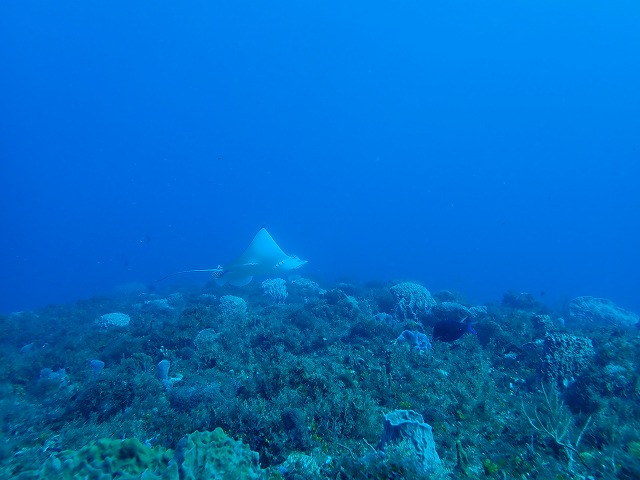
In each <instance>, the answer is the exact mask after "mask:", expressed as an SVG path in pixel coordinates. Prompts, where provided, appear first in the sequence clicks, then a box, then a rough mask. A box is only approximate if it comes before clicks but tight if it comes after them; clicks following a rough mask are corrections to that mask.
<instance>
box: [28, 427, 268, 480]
mask: <svg viewBox="0 0 640 480" xmlns="http://www.w3.org/2000/svg"><path fill="white" fill-rule="evenodd" d="M15 478H17V479H20V480H22V479H26V478H28V479H39V480H40V479H41V480H44V479H52V478H55V479H60V480H73V479H81V480H108V479H111V478H118V479H122V480H132V479H139V480H183V479H184V480H205V479H207V480H209V479H211V480H231V479H234V480H254V479H263V478H265V476H264V473H263V471H262V470H261V469H260V465H259V463H258V454H257V453H256V452H253V451H251V449H250V448H249V446H248V445H244V444H243V443H242V442H241V441H239V440H238V441H236V440H233V439H231V438H229V437H228V436H227V435H226V434H225V433H224V431H223V430H222V429H221V428H216V429H215V430H214V431H213V432H195V433H192V434H191V435H186V436H185V437H184V438H182V440H180V442H179V444H178V447H177V448H176V451H175V452H174V451H173V450H170V449H166V448H163V447H160V446H156V447H153V448H152V447H148V446H146V445H144V444H142V443H140V442H139V441H138V440H136V439H134V438H132V439H126V440H113V439H109V438H103V439H101V440H97V441H95V442H91V443H90V444H89V445H87V446H85V447H82V448H81V449H79V450H65V451H63V452H60V453H56V454H54V455H52V456H51V457H49V458H48V459H47V460H46V461H45V463H44V464H43V465H42V467H41V468H40V469H39V470H37V471H30V472H24V473H22V474H20V475H18V476H17V477H15Z"/></svg>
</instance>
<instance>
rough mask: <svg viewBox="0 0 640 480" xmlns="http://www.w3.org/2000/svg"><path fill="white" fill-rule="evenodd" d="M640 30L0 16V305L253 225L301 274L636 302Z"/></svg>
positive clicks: (550, 7) (193, 255) (194, 257)
mask: <svg viewBox="0 0 640 480" xmlns="http://www.w3.org/2000/svg"><path fill="white" fill-rule="evenodd" d="M639 21H640V6H638V4H637V2H630V1H621V2H607V3H606V4H604V3H601V2H593V1H589V2H576V1H567V2H551V1H542V2H506V1H496V2H483V3H482V2H469V1H461V2H454V3H452V2H415V1H408V2H393V3H390V2H322V3H321V4H310V3H306V2H290V1H282V2H276V3H273V2H244V1H240V2H202V1H201V2H188V3H184V2H166V1H160V2H150V1H145V2H80V1H66V2H35V1H21V2H12V1H5V2H2V3H1V4H0V65H1V71H2V74H1V75H0V90H1V91H2V95H0V158H1V162H0V168H1V174H0V192H1V193H0V195H1V197H2V202H1V212H0V215H1V216H0V222H1V224H2V232H3V234H2V239H1V245H2V249H1V252H2V254H1V255H0V270H1V271H2V288H0V311H2V312H10V311H14V310H24V309H30V308H35V307H38V306H42V305H45V304H48V303H62V302H71V301H74V300H77V299H80V298H84V297H87V296H91V295H95V294H100V293H108V292H110V291H112V290H113V289H114V287H116V286H117V285H120V284H124V283H128V282H143V283H149V284H152V283H153V282H154V281H155V280H156V279H157V278H159V277H162V276H163V275H166V274H168V273H171V272H173V271H177V270H184V269H188V268H202V267H215V266H216V265H218V264H219V263H224V262H225V261H228V260H230V259H231V258H233V257H234V256H235V255H237V254H238V253H239V252H240V251H242V249H244V248H245V247H246V245H247V244H248V243H249V242H250V240H251V238H252V237H253V235H254V234H255V233H256V232H257V231H258V229H259V228H260V227H261V226H263V225H266V226H267V227H268V229H269V231H270V233H271V234H272V235H273V237H274V238H275V239H276V241H277V242H278V243H279V244H280V245H281V246H282V248H283V249H284V250H285V251H286V252H288V253H295V254H298V255H300V256H301V257H303V258H305V259H308V260H309V263H308V264H307V265H306V266H305V267H304V271H301V273H302V272H303V273H304V275H306V276H309V277H312V278H316V279H331V280H333V279H335V278H349V279H357V280H362V281H365V280H375V279H377V280H384V281H387V280H392V279H393V280H415V281H419V282H421V283H423V284H424V285H426V286H427V287H428V288H429V289H431V290H439V289H449V290H456V291H459V292H461V293H463V294H464V295H466V296H467V297H468V298H470V299H471V300H472V301H474V302H487V301H492V300H499V299H500V298H501V295H502V294H503V293H504V292H505V291H507V290H515V291H526V292H530V293H532V294H534V295H535V296H537V297H538V298H540V299H541V300H542V301H544V302H548V303H551V304H554V305H556V304H561V303H562V302H563V301H564V300H565V299H567V298H571V297H573V296H576V295H592V296H597V297H606V298H610V299H612V300H613V301H615V302H616V303H618V304H619V305H621V306H623V307H625V308H628V309H631V310H635V311H636V312H637V311H640V298H639V297H638V290H637V286H638V284H640V274H639V273H638V272H640V268H639V267H640V256H639V253H638V246H637V245H638V240H637V239H638V233H639V230H640V215H639V214H638V212H639V211H640V191H639V189H638V179H639V178H640V120H639V118H640V116H639V115H640V88H638V85H640V61H639V60H638V59H639V58H640V56H639V55H638V51H639V50H640V29H638V27H637V25H638V24H639ZM194 275H195V276H194V277H188V278H181V279H179V280H176V281H202V282H204V281H206V280H209V277H207V276H206V275H204V274H203V275H197V274H194ZM543 294H544V296H543Z"/></svg>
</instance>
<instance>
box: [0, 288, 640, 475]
mask: <svg viewBox="0 0 640 480" xmlns="http://www.w3.org/2000/svg"><path fill="white" fill-rule="evenodd" d="M286 287H287V290H288V294H289V295H288V296H287V297H286V302H284V303H279V304H278V298H282V296H280V297H278V298H274V297H271V296H269V295H265V292H264V290H263V288H261V285H259V284H250V285H247V286H246V287H243V288H242V290H240V289H239V288H238V287H234V286H231V285H225V286H222V287H221V286H218V285H217V284H215V283H211V284H208V285H206V286H204V287H184V288H181V289H179V291H174V290H172V288H170V287H168V286H167V287H165V290H161V289H158V290H156V291H153V292H150V291H146V290H143V291H138V290H136V291H135V292H129V291H127V290H124V291H123V292H122V293H120V294H118V295H116V296H113V297H97V298H93V299H87V300H82V301H80V302H77V303H76V304H73V305H54V306H50V307H47V308H43V309H39V310H37V311H34V312H21V313H16V314H11V315H1V316H0V322H1V325H2V327H3V332H4V335H3V336H2V338H0V359H1V360H2V361H0V419H1V420H2V423H1V424H0V425H1V428H2V440H1V441H0V476H2V477H3V478H111V477H113V476H115V473H114V472H116V471H117V472H118V475H119V476H120V477H119V478H150V479H151V478H176V479H177V478H180V479H182V478H274V479H283V478H284V479H287V480H295V479H300V478H305V479H311V480H321V479H329V478H330V479H332V480H346V479H371V478H411V479H423V478H432V479H433V478H443V479H445V478H446V479H449V478H472V479H473V478H484V477H492V478H538V479H544V478H589V477H594V478H621V479H628V478H636V477H637V473H638V472H640V447H639V445H640V433H638V432H640V407H639V406H638V405H639V403H638V396H639V395H640V364H639V363H638V362H639V360H638V359H640V336H639V335H638V329H637V326H636V324H634V323H633V322H631V321H615V322H612V321H611V320H610V319H607V318H608V317H607V318H605V317H598V318H597V319H592V320H587V319H585V317H584V316H578V317H575V316H574V317H571V315H570V314H569V312H568V311H566V310H561V311H553V310H551V309H549V308H547V307H546V306H544V305H541V304H540V303H539V302H537V301H535V299H533V298H532V297H531V296H529V295H526V294H517V295H515V294H509V295H505V298H504V299H503V301H502V302H496V303H489V304H486V306H478V305H472V304H470V303H469V302H467V301H465V300H464V297H463V296H462V295H460V294H458V293H455V292H448V291H445V292H437V293H435V294H434V295H431V294H430V293H429V291H428V290H427V289H426V288H425V287H423V286H421V285H418V284H415V283H396V284H387V283H375V284H367V285H359V284H353V283H346V282H344V283H339V284H335V285H323V287H326V288H321V287H320V286H319V285H318V284H317V283H315V282H313V281H311V280H308V279H304V278H301V277H297V278H294V279H291V280H288V281H287V283H286ZM240 291H241V292H242V298H241V297H239V296H237V294H238V292H240ZM155 300H160V302H155ZM165 300H166V302H165ZM146 302H152V303H146ZM165 304H166V306H167V307H169V308H165V307H164V305H165ZM598 305H600V306H602V305H608V303H606V302H605V303H603V302H598ZM569 308H571V305H570V306H569ZM574 311H575V309H574ZM616 311H617V310H616ZM105 312H128V313H127V314H126V315H127V317H128V318H129V320H128V322H127V324H126V326H125V321H124V320H122V321H120V320H117V319H116V320H115V321H111V320H109V319H113V318H116V317H111V316H109V314H105ZM104 315H107V316H106V320H104V319H103V320H104V321H102V320H101V321H99V322H93V321H91V319H99V318H102V317H103V316H104ZM122 315H125V314H122ZM129 315H130V316H129ZM117 318H124V317H117ZM87 319H90V321H87ZM563 319H567V322H565V321H564V320H563ZM461 321H464V322H469V321H473V327H474V329H475V331H476V334H475V335H462V336H461V337H460V338H456V339H453V340H452V341H451V342H443V341H437V340H434V338H433V336H434V331H435V330H437V328H436V326H437V325H441V324H442V322H454V323H455V322H457V323H460V322H461ZM194 432H195V433H194ZM224 432H226V433H224ZM227 434H228V436H227ZM96 439H100V440H96ZM436 450H437V451H436Z"/></svg>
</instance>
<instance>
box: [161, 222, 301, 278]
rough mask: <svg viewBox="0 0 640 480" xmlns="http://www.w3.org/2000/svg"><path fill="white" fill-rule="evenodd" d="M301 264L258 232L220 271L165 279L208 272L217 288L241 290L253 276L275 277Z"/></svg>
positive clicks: (266, 234) (262, 232) (214, 270)
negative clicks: (232, 287) (230, 286)
mask: <svg viewBox="0 0 640 480" xmlns="http://www.w3.org/2000/svg"><path fill="white" fill-rule="evenodd" d="M305 263H307V261H306V260H301V259H300V258H299V257H297V256H295V255H287V254H286V253H284V252H283V251H282V249H281V248H280V247H279V246H278V244H277V243H276V242H275V240H274V239H273V237H271V235H269V232H267V230H266V229H264V228H261V229H260V231H259V232H258V233H257V234H256V236H255V237H253V240H252V241H251V243H250V244H249V246H248V247H247V249H246V250H245V251H244V252H242V254H241V255H240V256H239V257H237V258H236V259H234V260H232V261H231V262H229V263H227V264H225V265H224V267H222V266H218V267H217V268H211V269H203V270H185V271H184V272H177V273H172V274H171V275H167V277H170V276H172V275H177V274H180V273H188V272H211V273H212V274H213V277H214V278H215V282H216V283H217V284H218V285H224V284H225V283H230V284H231V285H234V286H237V287H243V286H245V285H247V284H248V283H249V282H251V280H252V279H253V277H254V276H256V275H273V274H279V273H281V272H286V271H289V270H295V269H297V268H300V267H301V266H302V265H304V264H305ZM167 277H164V278H167ZM164 278H163V279H161V280H164Z"/></svg>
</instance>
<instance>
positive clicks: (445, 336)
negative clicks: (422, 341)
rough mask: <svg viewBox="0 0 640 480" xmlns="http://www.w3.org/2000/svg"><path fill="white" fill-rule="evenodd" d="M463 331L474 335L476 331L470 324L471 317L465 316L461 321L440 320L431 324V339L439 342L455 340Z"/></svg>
mask: <svg viewBox="0 0 640 480" xmlns="http://www.w3.org/2000/svg"><path fill="white" fill-rule="evenodd" d="M465 333H472V334H474V335H475V333H476V331H475V330H474V329H473V327H472V326H471V319H470V318H469V317H465V318H464V319H463V320H462V321H460V322H458V321H456V320H441V321H439V322H438V323H436V324H435V325H434V326H433V339H434V340H440V341H441V342H455V341H456V340H458V339H459V338H460V337H462V336H463V335H464V334H465Z"/></svg>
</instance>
